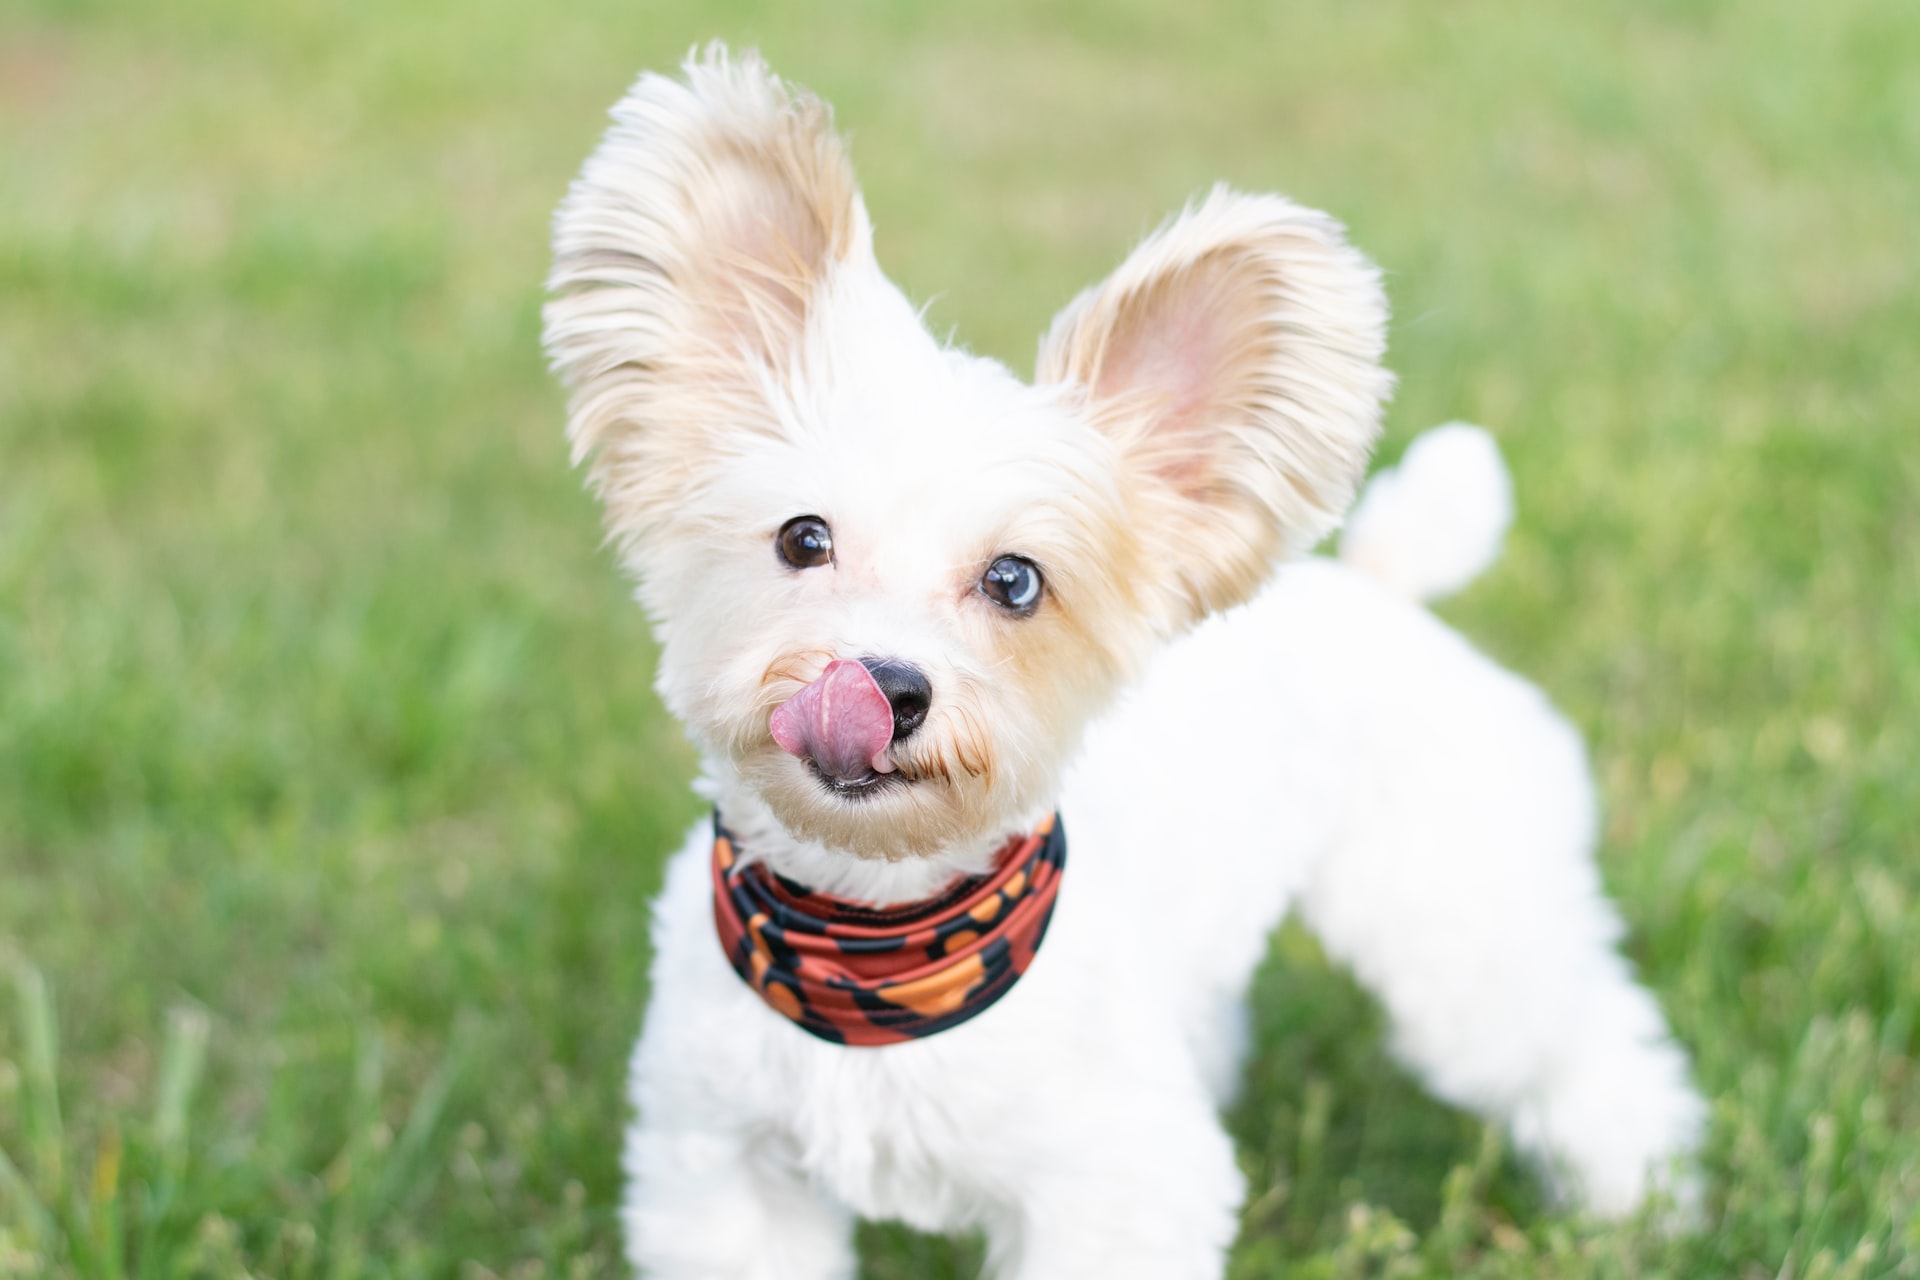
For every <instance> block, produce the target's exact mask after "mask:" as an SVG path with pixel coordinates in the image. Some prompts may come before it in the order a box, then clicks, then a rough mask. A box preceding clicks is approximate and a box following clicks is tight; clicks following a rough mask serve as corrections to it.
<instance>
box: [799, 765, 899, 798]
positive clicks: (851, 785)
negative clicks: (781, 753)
mask: <svg viewBox="0 0 1920 1280" xmlns="http://www.w3.org/2000/svg"><path fill="white" fill-rule="evenodd" d="M806 766H807V772H808V773H810V774H812V775H813V778H814V781H816V782H818V783H819V784H820V789H821V790H822V791H824V792H826V793H827V794H828V795H830V796H835V797H838V798H839V799H842V800H852V801H856V802H860V801H866V800H871V799H873V798H874V797H875V796H878V795H882V794H884V793H886V792H889V791H896V790H898V789H900V788H902V787H910V786H912V785H913V784H914V782H915V781H916V779H914V778H910V777H908V776H907V775H906V774H905V773H903V772H901V771H900V770H899V769H897V768H896V769H894V770H893V771H892V772H891V773H880V772H879V771H877V770H874V769H868V770H866V771H865V772H863V773H856V774H853V775H851V776H846V777H842V776H841V775H839V774H834V773H829V772H827V771H826V770H825V769H822V768H821V767H820V765H819V763H818V762H817V761H815V760H812V759H808V760H807V761H806Z"/></svg>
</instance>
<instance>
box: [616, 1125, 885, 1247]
mask: <svg viewBox="0 0 1920 1280" xmlns="http://www.w3.org/2000/svg"><path fill="white" fill-rule="evenodd" d="M626 1163H627V1172H628V1186H627V1197H626V1203H625V1206H624V1218H625V1222H624V1226H625V1228H626V1242H627V1258H628V1261H629V1262H631V1263H632V1264H633V1267H634V1269H635V1271H636V1272H637V1273H638V1274H639V1275H640V1276H642V1277H644V1278H645V1280H851V1278H852V1276H853V1275H854V1272H855V1269H856V1268H855V1259H854V1251H853V1223H852V1218H851V1216H850V1215H849V1214H848V1213H847V1211H846V1210H845V1209H844V1208H843V1207H841V1206H840V1205H838V1204H836V1203H835V1202H834V1201H833V1200H831V1199H830V1198H829V1197H827V1196H825V1195H823V1194H822V1193H820V1192H819V1191H818V1190H817V1189H815V1188H814V1187H812V1186H810V1185H808V1183H807V1182H806V1181H805V1180H804V1179H802V1178H801V1177H800V1176H799V1175H798V1174H797V1172H796V1171H794V1170H793V1169H792V1168H791V1167H789V1166H787V1165H786V1164H785V1163H784V1162H782V1161H781V1160H779V1158H778V1157H777V1156H776V1155H774V1154H772V1153H771V1152H768V1151H766V1150H764V1149H756V1148H755V1147H754V1146H753V1145H751V1144H749V1143H748V1142H746V1141H745V1140H743V1139H741V1138H738V1137H735V1136H722V1135H718V1134H714V1133H710V1132H704V1131H696V1130H692V1129H686V1128H675V1127H673V1126H671V1125H670V1124H669V1125H652V1124H649V1123H647V1122H646V1121H645V1120H643V1121H642V1122H641V1123H640V1124H639V1125H637V1126H636V1127H635V1128H634V1129H633V1130H632V1131H630V1132H629V1134H628V1135H627V1151H626Z"/></svg>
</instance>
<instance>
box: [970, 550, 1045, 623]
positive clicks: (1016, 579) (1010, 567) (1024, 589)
mask: <svg viewBox="0 0 1920 1280" xmlns="http://www.w3.org/2000/svg"><path fill="white" fill-rule="evenodd" d="M1040 586H1041V583H1040V568H1039V566H1038V565H1036V564H1034V562H1033V561H1031V560H1029V559H1027V558H1026V557H1025V556H1001V557H1000V558H999V559H998V560H995V561H994V562H993V563H992V564H990V565H988V566H987V571H986V573H985V574H983V575H982V576H981V578H980V592H981V594H982V595H984V596H986V598H987V599H989V600H991V601H993V602H994V603H995V604H997V605H999V606H1000V607H1001V608H1002V609H1010V610H1012V611H1013V612H1015V613H1032V612H1033V609H1034V606H1035V605H1038V604H1039V603H1040Z"/></svg>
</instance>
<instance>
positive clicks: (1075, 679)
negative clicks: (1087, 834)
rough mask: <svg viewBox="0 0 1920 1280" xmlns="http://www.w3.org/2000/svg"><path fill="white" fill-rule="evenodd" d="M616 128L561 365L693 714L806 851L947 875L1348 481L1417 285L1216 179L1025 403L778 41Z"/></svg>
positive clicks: (576, 431) (672, 86)
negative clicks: (766, 57)
mask: <svg viewBox="0 0 1920 1280" xmlns="http://www.w3.org/2000/svg"><path fill="white" fill-rule="evenodd" d="M614 119H615V123H614V125H613V127H612V128H611V129H610V130H609V131H608V133H607V135H606V138H605V140H604V141H603V142H602V143H601V145H600V148H599V150H598V151H596V152H595V153H594V155H593V156H592V158H591V159H589V160H588V162H587V164H586V167H585V168H584V169H583V170H582V172H581V174H580V177H579V179H578V180H577V181H576V182H575V183H574V185H573V188H572V190H571V192H570V193H569V195H568V197H567V199H566V202H565V204H564V205H563V206H562V207H561V210H560V213H559V217H558V220H557V225H556V230H555V237H554V239H555V258H556V261H555V266H554V272H553V276H552V280H551V285H552V288H553V291H554V295H555V297H554V300H553V301H552V302H551V303H550V304H549V306H548V308H547V312H546V341H547V347H548V350H549V352H550V354H551V356H552V358H553V361H554V363H555V365H556V366H557V368H558V369H559V371H560V372H561V374H562V376H563V377H564V378H565V380H566V381H567V382H568V384H569V385H570V386H571V388H572V392H573V397H572V402H571V423H570V426H569V433H570V436H571V439H572V441H573V448H574V453H575V456H576V459H588V460H590V470H591V476H592V484H593V487H594V489H595V491H596V492H597V493H598V494H599V496H600V498H601V500H602V501H603V502H604V504H605V507H606V518H607V523H608V527H609V529H610V532H611V536H612V538H613V539H614V541H615V542H616V543H617V545H618V546H619V548H620V550H621V553H622V555H623V558H624V560H625V562H626V564H627V567H628V568H629V569H630V570H631V572H632V573H633V574H634V575H635V577H636V579H637V580H638V583H639V587H640V593H639V594H640V599H641V601H642V602H643V603H644V605H645V606H646V608H647V610H648V612H649V613H650V615H651V616H652V619H653V622H654V625H655V628H656V630H657V633H658V635H659V639H660V644H661V658H660V676H659V687H660V691H661V693H662V695H663V696H664V698H665V699H666V702H667V705H668V706H669V707H670V708H671V709H672V711H673V712H674V713H675V714H676V715H678V716H679V717H680V718H681V719H682V720H684V721H685V722H686V724H687V726H688V728H689V730H690V731H691V733H692V735H693V737H694V739H695V741H696V744H697V745H698V746H699V747H700V748H701V749H702V750H703V751H704V752H705V753H706V755H707V756H708V759H709V763H710V765H711V767H714V768H716V769H719V770H721V771H722V772H723V774H724V775H726V776H727V777H729V778H730V779H731V780H732V781H734V782H736V783H738V784H742V785H745V786H747V787H749V788H751V789H752V790H753V791H754V792H756V793H757V794H758V795H759V796H760V797H761V799H762V800H763V801H764V802H765V804H766V805H767V807H768V808H769V809H770V811H771V812H772V813H773V815H774V816H775V817H776V818H777V819H778V820H779V821H780V822H781V823H782V824H783V825H784V826H785V827H786V828H787V829H788V830H789V831H790V832H791V833H792V834H793V835H795V836H796V837H799V838H802V839H808V840H815V841H819V842H822V843H824V844H826V845H828V846H830V847H833V848H837V849H842V850H845V851H848V852H850V853H853V854H855V855H859V856H864V857H880V856H890V857H898V856H908V855H924V854H930V853H933V852H937V851H940V850H943V849H948V848H953V847H956V846H959V845H964V844H967V843H969V842H976V841H978V840H980V839H981V838H982V837H991V836H994V835H997V834H999V833H1003V832H1005V831H1007V830H1009V829H1011V828H1012V827H1013V826H1015V825H1016V824H1018V823H1019V822H1021V821H1023V820H1024V819H1025V818H1027V817H1029V816H1031V815H1032V814H1034V813H1035V812H1037V811H1038V810H1041V809H1044V808H1045V807H1047V806H1048V805H1049V804H1050V803H1051V802H1052V800H1053V792H1054V789H1055V787H1056V785H1057V782H1058V777H1059V772H1060V769H1061V766H1062V765H1063V764H1064V763H1065V760H1066V758H1067V756H1068V755H1069V753H1070V752H1071V751H1072V750H1073V748H1074V746H1075V744H1076V743H1077V741H1078V739H1079V736H1080V732H1081V729H1082V727H1083V725H1084V724H1085V723H1086V721H1087V720H1088V718H1089V717H1090V716H1091V715H1092V714H1093V713H1095V712H1096V711H1098V710H1099V709H1101V708H1102V707H1103V706H1104V705H1105V704H1106V703H1107V702H1108V700H1109V699H1110V698H1111V697H1112V696H1113V695H1114V694H1115V692H1116V690H1117V689H1118V688H1119V687H1120V685H1121V684H1122V683H1123V682H1124V681H1125V680H1126V679H1127V678H1128V677H1129V675H1130V674H1131V673H1133V672H1134V671H1135V670H1136V669H1137V668H1138V665H1139V664H1140V662H1141V660H1142V659H1143V658H1144V657H1145V656H1146V655H1147V654H1148V653H1150V652H1151V651H1152V650H1153V648H1154V647H1155V646H1156V645H1158V644H1160V643H1162V642H1164V641H1165V640H1166V639H1168V638H1170V637H1172V636H1173V635H1175V634H1177V633H1179V632H1180V631H1181V630H1183V629H1184V628H1186V627H1188V626H1190V625H1191V624H1193V623H1194V622H1195V621H1196V620H1198V619H1199V618H1201V617H1203V616H1205V615H1206V614H1208V613H1210V612H1213V611H1215V610H1218V609H1222V608H1225V607H1227V606H1229V605H1232V604H1235V603H1237V602H1239V601H1241V600H1244V599H1246V598H1247V597H1248V596H1249V595H1250V594H1252V593H1253V591H1254V590H1255V589H1256V588H1257V587H1258V586H1259V585H1260V584H1261V583H1262V582H1263V581H1265V580H1266V578H1267V577H1268V576H1269V574H1270V573H1271V572H1272V569H1273V567H1274V566H1275V564H1276V563H1277V562H1278V561H1279V560H1281V559H1283V558H1285V557H1286V556H1288V555H1289V554H1293V553H1296V552H1299V551H1301V550H1304V549H1306V548H1307V547H1310V546H1311V545H1312V544H1313V543H1314V542H1316V541H1318V540H1319V539H1320V538H1321V537H1322V536H1323V535H1324V534H1325V533H1327V532H1328V531H1329V530H1330V529H1331V528H1332V527H1333V526H1334V524H1335V523H1336V522H1337V520H1338V518H1339V516H1340V514H1341V512H1342V511H1344V509H1345V507H1346V505H1347V502H1348V501H1349V499H1350V498H1351V496H1352V492H1353V488H1354V485H1355V483H1356V482H1357V480H1358V479H1359V477H1360V475H1361V473H1362V471H1363V470H1364V467H1365V461H1366V456H1367V452H1368V449H1369V447H1370V445H1371V444H1372V442H1373V439H1374V436H1375V434H1376V431H1377V428H1378V421H1379V414H1380V407H1381V403H1382V401H1383V399H1384V398H1385V396H1386V394H1387V392H1388V390H1389V387H1390V379H1389V377H1388V375H1387V374H1386V373H1385V372H1384V371H1383V370H1382V369H1381V367H1380V363H1379V361H1380V357H1381V354H1382V349H1383V344H1384V326H1385V303H1384V300H1383V298H1382V295H1381V291H1380V287H1379V281H1378V277H1377V273H1376V272H1375V270H1374V269H1373V267H1372V266H1371V265H1370V264H1369V263H1368V262H1367V261H1366V260H1365V259H1364V258H1363V257H1362V256H1361V255H1360V254H1359V253H1357V252H1356V251H1355V250H1353V249H1351V248H1349V247H1348V246H1347V245H1346V244H1345V242H1344V240H1343V238H1342V234H1341V229H1340V227H1339V226H1338V225H1337V224H1336V223H1334V222H1333V221H1332V220H1330V219H1329V218H1327V217H1325V216H1324V215H1322V214H1319V213H1315V212H1313V211H1311V210H1308V209H1303V208H1301V207H1299V206H1297V205H1294V204H1292V203H1290V202H1288V201H1286V200H1283V199H1280V198H1278V197H1275V196H1248V195H1240V194H1235V193H1232V192H1228V191H1226V190H1217V191H1215V192H1214V193H1213V194H1212V195H1210V196H1208V197H1207V198H1206V199H1205V200H1203V201H1201V202H1200V203H1199V204H1197V205H1196V206H1194V207H1191V208H1189V209H1188V210H1186V211H1185V212H1184V213H1182V214H1180V215H1179V216H1178V217H1176V218H1174V219H1173V220H1172V221H1170V222H1169V223H1167V224H1166V225H1165V226H1164V227H1162V228H1161V229H1160V230H1159V231H1158V232H1156V233H1155V234H1154V235H1153V236H1151V237H1150V238H1149V239H1148V240H1147V241H1146V242H1145V243H1144V244H1142V245H1141V246H1140V247H1139V248H1138V249H1136V250H1135V251H1134V253H1133V254H1132V256H1131V257H1129V258H1128V259H1127V260H1126V261H1125V262H1124V263H1123V264H1122V265H1121V267H1120V269H1119V270H1118V271H1116V272H1115V273H1114V274H1113V276H1112V277H1111V278H1109V279H1108V280H1107V281H1105V282H1104V283H1102V284H1100V285H1098V286H1096V287H1094V288H1092V289H1090V290H1088V291H1087V292H1086V293H1084V294H1082V295H1081V296H1080V297H1079V298H1077V299H1075V300H1074V301H1073V303H1072V304H1071V305H1069V306H1068V307H1067V309H1066V310H1065V311H1064V312H1062V313H1061V314H1060V316H1059V317H1058V318H1057V319H1056V320H1055V321H1054V323H1053V326H1052V328H1051V329H1050V331H1049V332H1048V333H1047V335H1046V337H1045V339H1044V340H1043V341H1042V343H1041V349H1040V359H1039V367H1038V373H1037V377H1036V380H1035V384H1034V385H1031V386H1029V385H1027V384H1025V383H1023V382H1021V381H1020V380H1019V379H1017V378H1016V377H1015V376H1014V375H1013V374H1012V373H1010V372H1009V371H1008V370H1007V369H1006V368H1004V367H1003V366H1001V365H999V364H997V363H995V362H993V361H991V360H986V359H982V358H979V357H977V356H973V355H969V354H967V353H965V352H963V351H959V350H955V349H952V348H950V347H947V346H944V345H942V344H941V343H940V342H938V341H936V340H935V339H934V338H933V337H931V336H930V335H929V334H928V332H927V329H926V327H925V325H924V324H923V323H922V321H921V318H920V315H919V313H918V312H917V311H916V310H915V308H914V307H913V306H912V305H911V304H910V303H909V302H908V301H907V300H906V298H905V297H904V296H902V295H901V293H900V291H899V290H898V289H896V288H895V287H894V286H893V284H891V283H890V282H889V281H888V280H887V278H886V277H885V276H884V275H883V274H882V273H881V271H880V268H879V266H878V264H877V263H876V262H875V260H874V257H873V250H872V243H871V240H872V237H871V228H870V226H869V223H868V220H867V213H866V209H865V207H864V206H863V205H862V203H861V199H860V194H859V192H858V190H857V188H856V187H855V185H854V180H853V174H852V171H851V169H850V167H849V165H848V161H847V156H846V152H845V149H844V147H843V145H842V143H841V142H840V140H839V139H838V138H837V137H836V136H835V135H834V133H833V131H832V123H831V119H830V117H829V114H828V111H827V109H826V108H825V107H824V106H823V105H822V104H821V103H820V102H819V101H817V100H816V99H814V98H812V97H810V96H808V95H807V94H805V93H803V92H801V91H798V90H796V89H794V88H792V87H790V86H788V85H785V84H784V83H782V82H781V81H779V80H777V79H776V78H774V77H773V76H772V75H771V74H770V73H769V72H768V71H767V70H766V68H765V67H764V66H763V65H762V64H761V63H760V62H759V60H758V59H757V58H754V57H752V56H742V57H736V58H729V57H728V56H727V55H726V54H725V53H724V52H723V51H721V50H718V49H717V48H716V49H715V50H712V51H710V52H708V53H707V54H705V55H704V56H701V57H699V58H697V59H694V60H692V61H690V62H689V63H688V65H687V67H686V68H685V79H684V80H683V81H677V80H672V79H667V78H664V77H660V76H655V75H647V76H643V77H642V78H641V79H640V81H639V82H638V83H637V84H636V85H635V86H634V88H633V90H632V91H631V92H630V93H629V94H628V95H627V96H626V98H625V99H624V100H623V101H622V102H621V103H620V104H619V105H618V106H617V107H616V108H615V110H614Z"/></svg>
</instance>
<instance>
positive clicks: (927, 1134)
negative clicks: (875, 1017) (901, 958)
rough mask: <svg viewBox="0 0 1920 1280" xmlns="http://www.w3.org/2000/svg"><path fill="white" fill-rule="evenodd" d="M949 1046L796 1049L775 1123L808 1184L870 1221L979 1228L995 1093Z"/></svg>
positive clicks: (773, 1126)
mask: <svg viewBox="0 0 1920 1280" xmlns="http://www.w3.org/2000/svg"><path fill="white" fill-rule="evenodd" d="M945 1048H946V1047H945V1046H937V1045H935V1044H933V1043H932V1042H915V1043H911V1044H904V1045H894V1046H888V1047H885V1048H879V1049H853V1050H849V1049H842V1048H839V1047H837V1046H832V1045H825V1044H815V1043H813V1042H808V1043H806V1044H800V1045H794V1046H791V1053H790V1061H789V1063H788V1067H789V1074H788V1076H787V1079H788V1084H789V1086H790V1092H789V1093H788V1096H787V1098H786V1099H785V1101H784V1103H783V1104H782V1106H781V1109H780V1111H779V1114H777V1115H769V1116H767V1117H766V1120H767V1123H768V1127H769V1130H770V1131H771V1132H773V1133H774V1134H775V1135H777V1136H776V1137H775V1141H776V1142H777V1143H778V1144H779V1145H780V1146H782V1147H784V1148H786V1150H785V1152H784V1154H785V1155H787V1156H788V1158H790V1159H792V1160H793V1161H794V1163H795V1164H796V1165H798V1167H799V1168H800V1169H802V1170H803V1171H804V1172H805V1174H806V1175H807V1177H808V1178H809V1179H810V1180H812V1181H814V1182H815V1183H817V1184H818V1185H819V1186H820V1187H821V1188H822V1189H823V1190H825V1191H827V1192H829V1193H830V1194H831V1195H832V1196H833V1197H834V1198H835V1199H837V1200H839V1201H840V1202H841V1203H843V1204H845V1205H847V1206H848V1207H849V1208H851V1209H852V1210H853V1211H854V1212H855V1213H857V1214H859V1215H860V1216H862V1217H865V1218H882V1219H898V1220H900V1221H903V1222H906V1223H908V1224H910V1225H912V1226H915V1227H918V1228H920V1229H922V1230H952V1229H956V1228H960V1227H964V1226H967V1225H970V1224H971V1223H973V1222H975V1221H977V1219H978V1216H979V1212H980V1209H981V1206H982V1203H983V1200H984V1197H983V1195H982V1194H981V1189H980V1187H979V1185H978V1184H979V1181H980V1178H981V1176H982V1175H983V1174H984V1173H985V1172H986V1170H987V1169H989V1168H991V1167H992V1166H993V1165H994V1164H996V1163H997V1160H996V1159H994V1158H992V1157H991V1155H990V1154H989V1153H988V1152H986V1151H984V1150H983V1149H982V1148H983V1146H985V1135H987V1134H995V1133H1004V1129H1003V1127H1002V1126H1000V1125H997V1124H995V1123H993V1117H992V1114H991V1113H993V1112H995V1111H997V1110H999V1107H998V1106H996V1104H995V1098H994V1094H995V1093H996V1092H997V1091H998V1086H997V1084H996V1083H994V1082H991V1081H988V1080H981V1079H979V1078H978V1077H975V1078H974V1079H973V1080H971V1081H969V1079H968V1074H969V1073H968V1072H966V1071H965V1070H964V1069H962V1068H961V1066H960V1064H959V1063H958V1062H957V1061H955V1058H956V1055H955V1054H953V1053H951V1052H948V1051H943V1050H944V1049H945Z"/></svg>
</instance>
